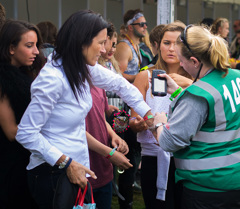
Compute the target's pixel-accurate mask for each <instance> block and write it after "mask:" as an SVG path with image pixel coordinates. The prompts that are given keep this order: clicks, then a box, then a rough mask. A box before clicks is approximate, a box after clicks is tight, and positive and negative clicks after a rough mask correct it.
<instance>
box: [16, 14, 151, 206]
mask: <svg viewBox="0 0 240 209" xmlns="http://www.w3.org/2000/svg"><path fill="white" fill-rule="evenodd" d="M107 26H108V25H107V22H106V21H105V20H104V19H103V18H102V17H101V16H100V15H98V14H95V13H94V12H92V11H87V10H85V11H78V12H76V13H74V14H72V15H71V16H70V17H69V18H68V20H67V21H66V22H65V23H64V24H63V26H62V28H61V29H60V31H59V33H58V36H57V39H56V49H55V51H54V52H53V54H52V56H49V57H48V62H47V64H46V65H45V66H44V67H43V69H42V70H41V72H40V73H39V75H38V77H37V78H36V79H35V80H34V82H33V84H32V86H31V102H30V104H29V106H28V108H27V110H26V111H25V113H24V115H23V117H22V120H21V122H20V124H19V126H18V132H17V136H16V139H17V141H18V142H19V143H20V144H22V145H23V146H24V147H25V148H26V149H28V150H30V151H31V157H30V162H29V164H28V166H27V170H29V171H28V173H29V186H30V190H31V192H32V195H33V197H34V198H35V200H36V202H37V203H38V206H39V208H44V209H46V208H52V201H53V197H54V191H55V188H56V184H57V180H58V178H59V176H60V174H61V173H63V172H64V170H66V173H67V176H68V178H69V180H70V182H72V183H74V184H78V185H79V186H80V187H82V188H84V187H85V185H86V183H87V178H86V175H88V174H89V175H90V176H92V177H93V178H97V177H96V176H95V174H94V172H92V171H91V170H90V169H89V154H88V148H89V149H91V150H93V151H96V152H97V153H99V154H101V155H103V156H106V157H109V156H108V155H109V153H110V152H111V148H109V147H107V146H105V145H103V144H101V143H100V142H98V141H97V140H96V139H95V138H93V137H92V136H91V135H90V134H88V133H86V131H85V117H86V115H87V113H88V111H89V110H90V109H91V106H92V98H91V94H90V86H91V85H92V84H93V85H95V86H97V87H100V88H105V89H106V90H110V89H111V90H112V91H115V92H118V94H119V95H120V96H121V97H122V98H123V100H124V101H125V102H126V103H127V104H128V105H129V106H131V107H133V108H134V109H135V111H136V112H138V114H139V115H141V116H142V117H143V116H148V115H150V114H151V112H150V108H149V106H148V105H147V104H146V103H145V102H144V101H143V98H142V95H141V94H140V93H139V91H138V90H137V89H136V88H135V87H133V86H132V85H131V84H129V83H128V82H127V81H126V80H125V79H124V78H122V77H121V76H119V75H116V74H115V73H112V72H110V71H109V70H108V69H106V68H104V67H102V66H100V65H98V64H96V62H97V60H98V58H99V56H100V54H101V52H104V51H105V49H104V43H105V41H106V37H107V29H106V28H107ZM152 123H153V119H149V120H148V125H149V126H151V125H152ZM109 160H110V161H111V162H112V163H114V164H115V165H116V166H118V167H119V168H120V169H127V168H129V167H130V166H131V164H130V163H129V162H128V159H127V158H125V156H124V155H122V154H121V153H119V152H118V151H116V152H114V154H113V155H112V156H110V157H109ZM62 168H64V169H62Z"/></svg>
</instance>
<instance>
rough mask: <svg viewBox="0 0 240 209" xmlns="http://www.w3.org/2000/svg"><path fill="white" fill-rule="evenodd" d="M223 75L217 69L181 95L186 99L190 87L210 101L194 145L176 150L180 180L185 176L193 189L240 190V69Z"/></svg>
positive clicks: (189, 186)
mask: <svg viewBox="0 0 240 209" xmlns="http://www.w3.org/2000/svg"><path fill="white" fill-rule="evenodd" d="M223 75H224V73H223V72H221V71H218V70H213V71H212V72H211V73H209V74H208V75H206V76H205V77H203V78H201V79H200V80H199V81H197V82H196V83H194V84H193V85H191V86H189V87H188V88H187V89H186V90H185V91H184V92H182V94H181V95H180V96H179V98H178V99H184V94H185V92H186V91H187V92H189V93H191V94H193V95H196V96H200V97H203V98H205V99H206V100H207V102H208V105H209V111H208V117H207V121H206V123H205V124H204V125H203V126H202V127H201V129H200V131H199V132H198V133H197V134H196V135H195V136H194V137H193V138H192V139H191V144H190V146H188V147H186V148H184V149H182V150H179V151H177V152H175V153H174V157H175V164H176V168H177V169H176V182H178V181H181V180H182V181H183V184H184V186H186V187H188V188H189V189H192V190H198V191H204V192H221V191H229V190H240V71H237V70H232V69H229V73H228V75H227V76H226V77H224V78H223ZM174 104H176V102H174ZM172 110H173V111H174V106H173V107H172ZM186 128H187V127H186Z"/></svg>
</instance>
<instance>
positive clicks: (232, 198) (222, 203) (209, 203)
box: [182, 187, 240, 209]
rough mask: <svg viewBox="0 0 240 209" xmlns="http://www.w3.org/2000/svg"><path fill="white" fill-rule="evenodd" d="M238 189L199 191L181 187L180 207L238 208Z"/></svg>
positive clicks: (183, 208) (206, 208)
mask: <svg viewBox="0 0 240 209" xmlns="http://www.w3.org/2000/svg"><path fill="white" fill-rule="evenodd" d="M239 208H240V190H236V191H229V192H199V191H194V190H190V189H187V188H186V187H183V198H182V209H239Z"/></svg>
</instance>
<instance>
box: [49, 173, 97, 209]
mask: <svg viewBox="0 0 240 209" xmlns="http://www.w3.org/2000/svg"><path fill="white" fill-rule="evenodd" d="M78 190H79V186H78V185H77V184H73V183H71V182H70V181H69V179H68V176H67V174H66V172H64V173H62V174H61V176H60V177H59V179H58V182H57V187H56V192H55V194H54V198H53V209H72V208H73V206H74V204H75V202H76V198H77V194H78ZM91 200H92V199H91V187H90V186H89V187H88V190H87V193H86V195H85V201H84V202H86V203H91Z"/></svg>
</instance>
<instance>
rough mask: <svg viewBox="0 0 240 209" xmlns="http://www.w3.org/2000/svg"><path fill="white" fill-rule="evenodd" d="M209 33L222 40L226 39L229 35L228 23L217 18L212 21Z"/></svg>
mask: <svg viewBox="0 0 240 209" xmlns="http://www.w3.org/2000/svg"><path fill="white" fill-rule="evenodd" d="M211 32H212V33H213V34H215V35H220V36H221V37H222V38H224V39H226V38H227V36H228V34H229V21H228V19H226V18H223V17H219V18H217V19H216V20H214V22H213V24H212V27H211Z"/></svg>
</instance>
